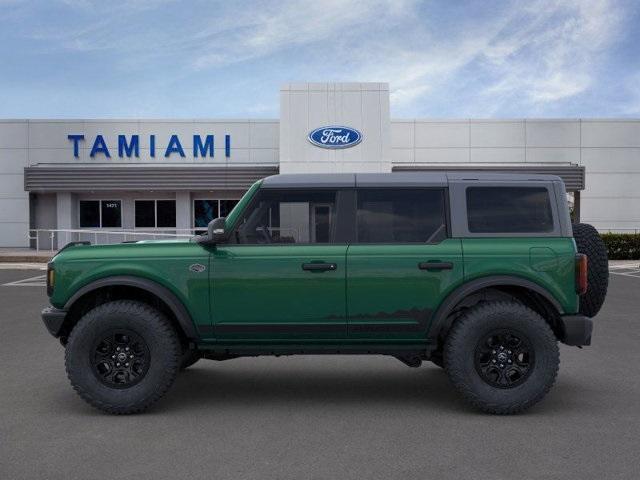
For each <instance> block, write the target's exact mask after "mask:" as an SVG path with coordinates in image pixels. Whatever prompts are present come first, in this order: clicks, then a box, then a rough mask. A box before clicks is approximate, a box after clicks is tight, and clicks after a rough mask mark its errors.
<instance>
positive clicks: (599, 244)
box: [573, 223, 609, 317]
mask: <svg viewBox="0 0 640 480" xmlns="http://www.w3.org/2000/svg"><path fill="white" fill-rule="evenodd" d="M573 238H574V240H575V241H576V246H577V247H578V252H579V253H584V254H585V255H586V256H587V258H588V261H587V265H588V275H587V293H585V294H584V295H582V296H581V297H580V313H582V314H583V315H586V316H587V317H594V316H595V315H596V314H597V313H598V312H599V311H600V308H601V307H602V304H603V303H604V298H605V297H606V296H607V287H608V286H609V258H608V256H607V247H605V245H604V242H603V241H602V238H600V235H599V234H598V231H597V230H596V229H595V228H594V227H592V226H591V225H588V224H586V223H574V224H573Z"/></svg>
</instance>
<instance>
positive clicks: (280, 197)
mask: <svg viewBox="0 0 640 480" xmlns="http://www.w3.org/2000/svg"><path fill="white" fill-rule="evenodd" d="M338 196H339V195H338V191H337V190H335V189H307V190H304V191H296V190H276V189H273V190H270V189H263V190H260V191H259V192H258V194H257V196H256V198H255V200H254V201H253V202H252V204H250V205H249V206H248V207H247V208H246V211H245V212H243V214H242V218H240V219H239V226H238V227H237V228H236V230H235V231H234V232H233V233H232V239H231V240H232V242H234V243H229V244H224V245H217V246H216V248H215V250H214V251H213V253H212V258H211V266H212V275H211V279H212V280H211V289H212V295H211V297H212V304H211V312H212V316H213V323H214V331H215V335H216V338H220V339H245V340H246V339H253V340H265V341H272V340H278V339H294V338H295V339H304V338H309V339H313V338H326V339H331V338H344V337H345V336H346V318H345V316H346V301H345V282H346V268H345V267H346V252H347V244H346V242H341V241H340V239H339V238H338V231H337V225H338V222H337V220H338V215H339V212H338V209H337V199H338Z"/></svg>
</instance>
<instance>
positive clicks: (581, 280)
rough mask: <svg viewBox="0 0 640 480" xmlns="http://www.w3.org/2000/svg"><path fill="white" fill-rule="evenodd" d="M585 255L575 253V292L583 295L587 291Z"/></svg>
mask: <svg viewBox="0 0 640 480" xmlns="http://www.w3.org/2000/svg"><path fill="white" fill-rule="evenodd" d="M587 262H588V261H587V256H586V255H584V254H582V253H578V254H577V255H576V293H577V294H578V295H584V294H585V293H587V268H588V267H587Z"/></svg>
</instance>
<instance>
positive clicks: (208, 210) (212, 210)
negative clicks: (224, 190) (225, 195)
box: [193, 200, 218, 228]
mask: <svg viewBox="0 0 640 480" xmlns="http://www.w3.org/2000/svg"><path fill="white" fill-rule="evenodd" d="M214 218H218V200H194V201H193V220H194V221H193V226H194V227H195V228H207V225H209V222H210V221H211V220H213V219H214Z"/></svg>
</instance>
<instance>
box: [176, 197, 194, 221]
mask: <svg viewBox="0 0 640 480" xmlns="http://www.w3.org/2000/svg"><path fill="white" fill-rule="evenodd" d="M191 217H192V215H191V193H190V192H176V228H177V229H188V228H191Z"/></svg>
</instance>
